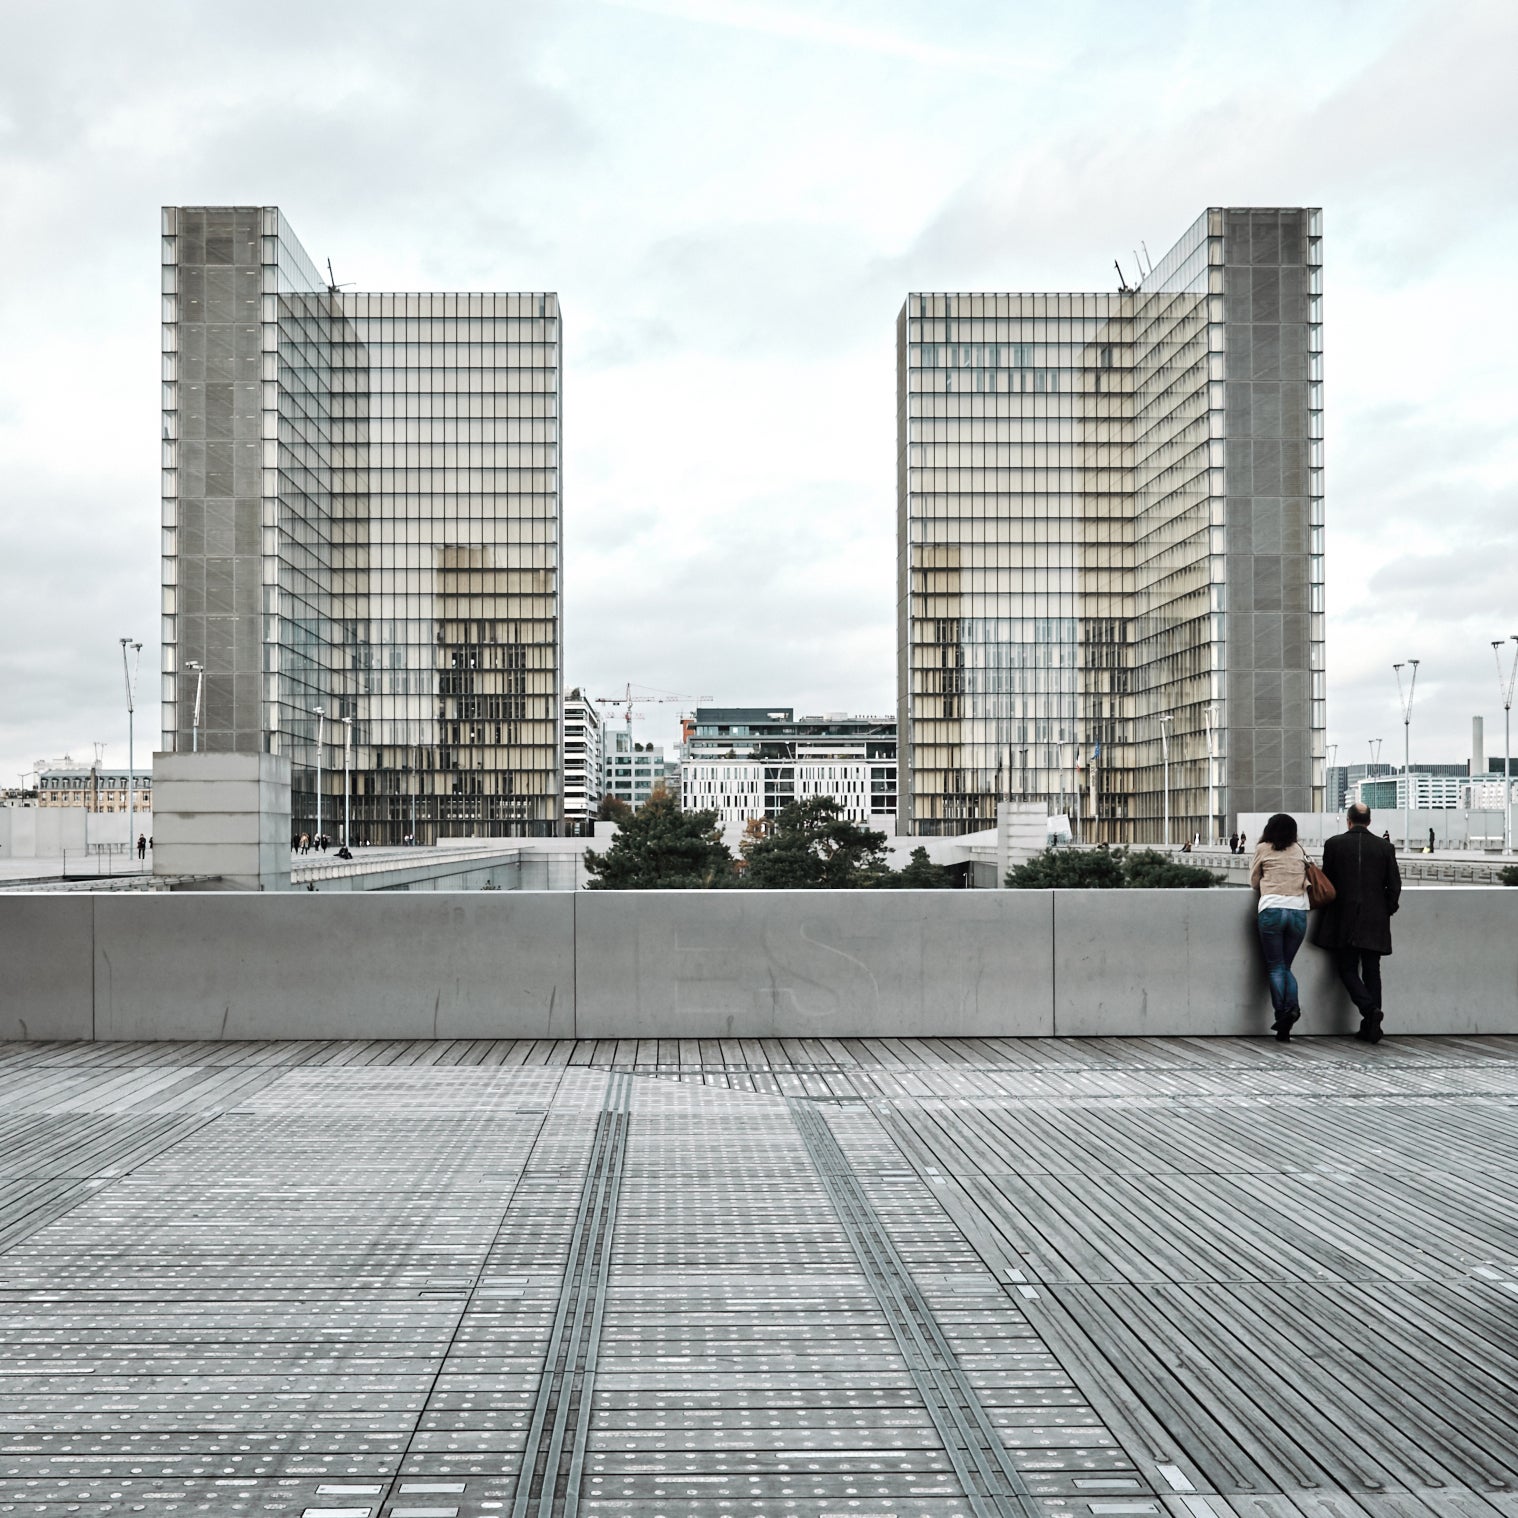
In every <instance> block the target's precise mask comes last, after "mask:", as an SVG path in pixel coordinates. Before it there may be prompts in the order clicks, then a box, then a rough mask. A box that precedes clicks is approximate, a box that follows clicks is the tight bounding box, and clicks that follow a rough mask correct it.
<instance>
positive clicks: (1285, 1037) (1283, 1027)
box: [1271, 1010, 1302, 1044]
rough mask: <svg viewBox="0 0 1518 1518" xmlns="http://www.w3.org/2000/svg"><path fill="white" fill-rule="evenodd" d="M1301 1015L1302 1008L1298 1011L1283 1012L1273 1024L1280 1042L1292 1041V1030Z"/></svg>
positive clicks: (1287, 1042) (1277, 1040)
mask: <svg viewBox="0 0 1518 1518" xmlns="http://www.w3.org/2000/svg"><path fill="white" fill-rule="evenodd" d="M1301 1015H1302V1013H1301V1011H1300V1010H1298V1011H1296V1012H1283V1013H1281V1015H1280V1016H1279V1017H1277V1018H1276V1020H1275V1022H1273V1023H1272V1024H1271V1026H1272V1027H1273V1028H1274V1029H1275V1030H1276V1042H1277V1043H1278V1044H1289V1043H1290V1042H1291V1030H1292V1028H1293V1026H1294V1025H1295V1024H1296V1021H1297V1019H1298V1018H1299V1017H1301Z"/></svg>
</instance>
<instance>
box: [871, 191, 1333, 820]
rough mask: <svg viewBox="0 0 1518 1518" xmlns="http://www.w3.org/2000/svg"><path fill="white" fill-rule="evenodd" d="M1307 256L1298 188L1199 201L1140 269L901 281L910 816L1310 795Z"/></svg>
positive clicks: (1317, 618)
mask: <svg viewBox="0 0 1518 1518" xmlns="http://www.w3.org/2000/svg"><path fill="white" fill-rule="evenodd" d="M1321 263H1322V259H1321V225H1320V213H1319V212H1317V211H1316V210H1302V209H1297V210H1263V209H1253V208H1249V209H1227V210H1225V209H1213V210H1209V211H1208V212H1206V213H1205V214H1204V215H1203V216H1202V217H1201V218H1200V219H1199V220H1198V221H1197V223H1196V224H1195V225H1194V226H1193V227H1192V228H1191V229H1190V230H1189V231H1188V233H1187V234H1186V236H1185V237H1183V238H1182V239H1181V240H1180V242H1178V243H1177V244H1176V246H1175V247H1174V248H1173V249H1172V250H1171V251H1170V252H1169V253H1167V254H1166V255H1165V257H1164V258H1163V259H1161V260H1160V262H1159V264H1158V265H1156V266H1155V267H1153V268H1152V269H1151V270H1150V271H1149V272H1148V274H1147V275H1146V276H1145V278H1144V280H1143V281H1142V283H1141V284H1140V286H1139V288H1137V289H1131V290H1122V291H1119V292H1117V293H1114V294H1078V293H1071V294H969V295H965V294H957V295H956V294H926V293H924V294H913V295H911V296H909V297H908V300H907V303H906V306H905V307H904V309H903V310H902V313H901V315H900V317H899V318H898V323H897V345H898V402H899V404H898V433H899V449H898V695H899V703H900V705H899V710H900V718H901V734H902V764H901V786H902V814H901V815H902V827H903V830H904V831H908V832H915V833H923V834H954V833H965V832H972V831H975V830H977V829H981V828H988V827H991V826H993V825H994V822H995V816H996V804H997V802H998V801H1002V800H1024V799H1026V800H1030V801H1031V800H1042V801H1044V802H1046V803H1047V805H1048V806H1049V808H1050V810H1051V811H1056V812H1068V813H1070V814H1072V816H1073V817H1074V818H1075V819H1076V832H1077V836H1080V837H1084V838H1086V839H1087V840H1092V841H1095V840H1101V841H1110V842H1158V841H1161V840H1162V839H1163V837H1164V835H1165V828H1166V811H1167V798H1168V812H1169V826H1170V835H1171V837H1172V838H1173V839H1174V840H1175V841H1176V842H1179V841H1181V840H1182V839H1184V838H1188V837H1191V836H1192V835H1194V834H1199V835H1200V836H1202V837H1203V838H1212V837H1217V836H1221V835H1222V834H1223V833H1225V832H1226V831H1227V827H1226V822H1225V819H1226V818H1228V817H1229V816H1230V815H1235V814H1237V813H1238V812H1241V811H1274V810H1277V809H1280V808H1285V809H1288V810H1299V809H1304V808H1312V809H1315V808H1316V807H1317V806H1318V805H1320V800H1321V792H1322V782H1323V753H1324V749H1323V739H1324V728H1325V726H1326V717H1325V711H1324V691H1323V682H1324V672H1323V671H1324V665H1323V575H1322V565H1323V558H1322V554H1323V492H1322V457H1321V450H1322V372H1321V364H1322V341H1321V332H1322V327H1321V320H1322V316H1321V310H1320V303H1321ZM1167 781H1168V784H1167Z"/></svg>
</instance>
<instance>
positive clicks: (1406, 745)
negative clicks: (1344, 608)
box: [1392, 659, 1420, 854]
mask: <svg viewBox="0 0 1518 1518" xmlns="http://www.w3.org/2000/svg"><path fill="white" fill-rule="evenodd" d="M1419 662H1420V661H1419V660H1417V659H1409V660H1408V661H1407V662H1406V663H1405V664H1393V665H1392V670H1393V671H1394V672H1395V674H1396V676H1397V700H1398V702H1399V703H1400V704H1401V707H1402V787H1403V788H1402V847H1403V848H1404V849H1405V850H1406V851H1407V852H1408V853H1409V854H1411V853H1412V851H1413V763H1412V752H1413V749H1412V742H1413V740H1412V729H1413V690H1414V688H1415V687H1416V686H1417V684H1418V664H1419ZM1404 669H1410V670H1411V673H1410V674H1409V676H1408V680H1407V693H1406V694H1405V695H1404V694H1403V691H1402V671H1403V670H1404Z"/></svg>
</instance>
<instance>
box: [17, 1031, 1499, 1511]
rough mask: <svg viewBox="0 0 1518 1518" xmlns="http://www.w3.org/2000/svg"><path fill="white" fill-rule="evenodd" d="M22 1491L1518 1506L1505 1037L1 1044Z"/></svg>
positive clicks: (860, 1504)
mask: <svg viewBox="0 0 1518 1518" xmlns="http://www.w3.org/2000/svg"><path fill="white" fill-rule="evenodd" d="M0 1156H3V1158H0V1513H6V1512H14V1513H33V1514H37V1513H40V1514H60V1515H61V1514H64V1513H97V1514H98V1513H112V1514H114V1513H142V1514H149V1515H152V1514H175V1515H188V1514H200V1513H209V1514H213V1515H221V1514H228V1515H233V1514H239V1515H240V1514H247V1515H250V1518H252V1515H286V1514H290V1515H295V1514H304V1515H312V1518H314V1515H326V1518H335V1515H344V1518H359V1515H365V1518H381V1515H394V1518H408V1515H409V1518H420V1515H429V1518H445V1515H446V1518H480V1515H486V1514H500V1515H503V1518H504V1515H507V1514H510V1515H511V1518H525V1515H527V1514H529V1513H530V1514H532V1515H533V1518H557V1515H564V1518H575V1515H579V1518H623V1515H625V1518H675V1515H693V1518H742V1515H750V1518H790V1515H806V1518H813V1515H837V1518H845V1515H852V1518H881V1515H884V1514H892V1515H895V1518H951V1515H952V1518H972V1515H973V1518H983V1515H1006V1518H1011V1515H1017V1518H1064V1515H1071V1518H1129V1515H1131V1518H1141V1515H1146V1514H1150V1515H1155V1518H1162V1515H1163V1518H1366V1515H1368V1518H1413V1515H1416V1514H1430V1515H1439V1518H1486V1515H1491V1514H1493V1513H1506V1514H1509V1515H1518V1497H1515V1495H1514V1493H1515V1491H1518V1221H1515V1219H1518V1180H1515V1179H1514V1177H1515V1175H1518V1164H1515V1162H1518V1039H1493V1038H1469V1039H1459V1038H1428V1039H1416V1040H1414V1039H1406V1040H1400V1039H1396V1038H1388V1039H1387V1040H1386V1041H1385V1042H1383V1043H1382V1044H1380V1045H1378V1046H1374V1047H1372V1046H1367V1045H1361V1044H1358V1043H1355V1042H1354V1041H1352V1040H1338V1039H1335V1040H1329V1039H1303V1040H1298V1041H1296V1042H1294V1043H1293V1044H1291V1045H1289V1046H1286V1047H1282V1046H1279V1045H1277V1044H1275V1043H1274V1042H1273V1041H1265V1040H1202V1039H1196V1040H1180V1039H1176V1040H1166V1039H1152V1040H1138V1039H1128V1040H1116V1039H1114V1040H1103V1039H1087V1040H1081V1039H1063V1040H1058V1041H1055V1040H996V1039H986V1040H932V1039H907V1040H874V1039H871V1040H848V1039H844V1040H831V1039H830V1040H806V1039H785V1040H701V1041H693V1040H636V1041H634V1040H624V1041H617V1040H609V1041H602V1042H579V1043H573V1042H546V1041H512V1040H500V1041H490V1040H474V1041H460V1042H447V1041H443V1042H327V1041H310V1042H283V1043H242V1044H216V1043H197V1044H169V1043H162V1044H111V1043H101V1044H4V1045H0Z"/></svg>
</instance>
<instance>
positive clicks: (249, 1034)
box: [95, 891, 575, 1039]
mask: <svg viewBox="0 0 1518 1518" xmlns="http://www.w3.org/2000/svg"><path fill="white" fill-rule="evenodd" d="M96 910H97V918H96V942H95V984H96V1034H97V1037H99V1038H114V1039H125V1038H143V1039H161V1038H184V1039H199V1038H208V1039H218V1038H229V1039H231V1038H572V1037H574V1036H575V1025H574V897H573V896H571V895H570V894H568V893H553V894H546V893H545V894H544V895H540V896H529V895H518V894H515V893H511V892H505V891H501V892H494V891H493V892H490V893H488V894H487V893H477V894H475V895H473V896H461V895H450V894H439V895H435V896H434V895H424V896H413V895H397V896H388V895H384V894H363V893H354V894H348V893H334V894H332V895H326V894H321V893H318V894H316V895H307V894H306V893H304V892H300V893H297V894H294V895H288V896H287V895H275V894H264V895H259V896H251V895H246V894H236V895H233V894H226V895H221V894H206V895H192V894H173V895H153V896H137V897H133V896H124V895H123V896H111V897H100V898H99V899H98V901H97V903H96Z"/></svg>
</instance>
